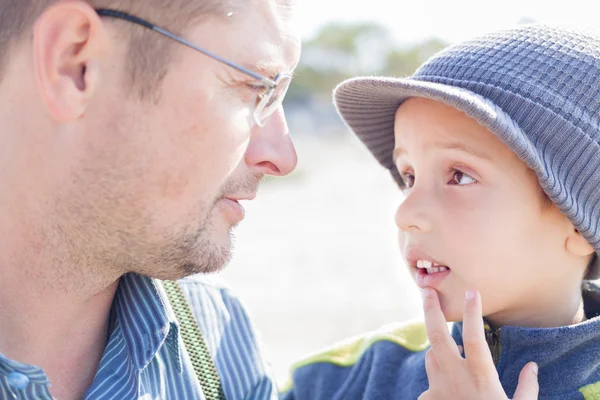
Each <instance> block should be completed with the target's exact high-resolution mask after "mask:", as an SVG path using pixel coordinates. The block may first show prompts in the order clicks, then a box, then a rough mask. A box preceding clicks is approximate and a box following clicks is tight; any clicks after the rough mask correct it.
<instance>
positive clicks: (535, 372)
mask: <svg viewBox="0 0 600 400" xmlns="http://www.w3.org/2000/svg"><path fill="white" fill-rule="evenodd" d="M531 370H532V371H533V373H534V374H536V375H537V374H538V365H537V364H536V363H533V365H532V366H531Z"/></svg>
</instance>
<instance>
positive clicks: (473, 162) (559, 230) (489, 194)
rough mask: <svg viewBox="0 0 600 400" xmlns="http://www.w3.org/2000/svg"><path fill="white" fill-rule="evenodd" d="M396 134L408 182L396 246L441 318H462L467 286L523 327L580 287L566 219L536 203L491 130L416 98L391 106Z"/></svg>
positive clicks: (497, 315) (521, 166)
mask: <svg viewBox="0 0 600 400" xmlns="http://www.w3.org/2000/svg"><path fill="white" fill-rule="evenodd" d="M395 140H396V149H395V162H396V165H397V168H398V170H399V172H400V174H401V176H402V177H403V180H404V182H405V183H406V184H407V188H406V189H405V190H404V195H405V198H404V200H403V202H402V203H401V205H400V206H399V208H398V211H397V214H396V223H397V225H398V227H399V229H400V245H401V249H402V252H403V255H404V256H405V258H406V260H407V264H408V265H409V266H410V272H411V274H412V276H413V278H414V279H415V281H416V282H417V284H418V285H419V286H420V287H432V288H434V289H436V290H438V291H439V294H440V301H441V305H442V310H443V311H444V314H445V316H446V318H447V319H448V320H451V321H458V320H461V319H462V310H463V303H464V294H465V291H466V290H467V289H475V290H479V291H480V293H481V296H482V303H483V314H484V316H487V317H488V319H489V320H490V321H492V322H494V323H498V324H507V323H508V324H527V323H528V322H529V323H531V322H532V321H535V319H536V318H537V315H539V314H540V313H543V312H547V313H548V312H549V313H552V310H551V309H548V308H550V307H551V304H552V302H553V301H554V302H556V298H560V301H563V299H564V298H566V297H563V296H562V295H561V293H565V290H571V289H573V288H577V287H578V285H579V284H580V281H578V280H580V279H581V277H582V275H583V271H582V269H581V268H574V267H572V268H571V267H570V266H571V265H573V261H572V259H570V258H569V255H568V254H567V251H566V250H565V241H566V237H567V234H568V232H569V227H570V223H569V221H568V219H567V218H566V217H564V216H563V215H562V214H561V213H560V211H559V210H558V209H557V208H556V207H554V206H553V205H544V204H543V200H542V196H541V192H540V190H541V189H540V188H539V186H538V183H537V180H536V179H534V175H533V172H532V171H531V170H529V169H528V167H527V166H526V164H525V163H524V162H523V161H521V160H520V159H518V158H517V156H516V155H515V154H514V153H513V152H512V151H511V150H510V149H509V148H508V147H507V146H506V145H504V144H503V143H502V142H501V141H500V140H499V139H498V138H496V137H495V136H494V135H493V134H492V133H491V132H489V131H488V130H486V129H485V128H484V127H482V126H481V125H479V124H478V123H477V122H476V121H475V120H473V119H471V118H469V117H467V116H466V115H465V114H463V113H461V112H459V111H457V110H455V109H453V108H451V107H448V106H446V105H443V104H442V103H438V102H435V101H433V100H425V99H416V98H415V99H410V100H408V101H406V102H405V103H404V104H403V105H402V106H401V107H400V108H399V109H398V112H397V114H396V127H395ZM418 260H424V261H430V262H432V264H431V265H430V264H428V263H427V262H425V263H423V262H422V261H418ZM435 264H439V266H437V271H436V270H435V269H430V270H426V269H423V268H419V267H431V268H436V265H435ZM552 299H554V300H552Z"/></svg>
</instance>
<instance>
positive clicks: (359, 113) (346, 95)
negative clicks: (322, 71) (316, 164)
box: [334, 77, 543, 186]
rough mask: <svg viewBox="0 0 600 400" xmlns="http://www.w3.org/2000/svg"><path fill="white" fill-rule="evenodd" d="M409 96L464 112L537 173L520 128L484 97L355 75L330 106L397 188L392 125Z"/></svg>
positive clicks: (536, 157)
mask: <svg viewBox="0 0 600 400" xmlns="http://www.w3.org/2000/svg"><path fill="white" fill-rule="evenodd" d="M411 97H422V98H428V99H432V100H437V101H440V102H442V103H445V104H447V105H449V106H451V107H454V108H456V109H458V110H460V111H462V112H464V113H465V114H466V115H468V116H469V117H471V118H473V119H475V120H476V121H477V122H479V123H480V124H481V125H483V126H484V127H486V128H487V129H489V130H490V131H491V132H492V133H494V134H496V135H497V136H498V137H499V138H500V140H502V141H503V142H504V143H505V144H507V145H508V146H509V147H510V148H511V149H512V150H513V151H514V152H515V153H517V155H519V156H520V157H521V158H522V159H526V160H535V161H538V162H534V164H530V165H529V167H530V168H532V169H534V170H536V171H537V172H541V170H540V169H541V168H543V164H542V163H541V162H539V155H538V154H537V152H536V150H535V149H534V147H533V146H532V145H531V143H530V142H529V141H528V140H523V138H526V135H525V134H524V133H523V132H522V131H521V128H519V126H518V125H517V124H516V123H514V122H513V120H512V119H511V118H510V116H508V115H507V114H506V113H505V112H504V111H503V110H502V109H500V108H499V107H498V106H497V105H496V104H494V103H492V102H491V101H489V100H487V99H486V98H484V97H482V96H480V95H478V94H476V93H474V92H471V91H469V90H466V89H462V88H459V87H455V86H451V85H445V84H441V83H433V82H426V81H419V80H415V79H411V78H380V77H360V78H353V79H349V80H347V81H344V82H342V83H341V84H340V85H339V86H338V87H337V88H336V89H335V91H334V103H335V106H336V108H337V110H338V112H339V114H340V115H341V117H342V119H343V120H344V122H345V123H346V124H347V125H348V127H349V128H350V129H352V130H353V131H354V133H355V134H356V135H357V136H358V137H359V138H360V139H361V141H362V142H363V143H364V144H365V145H366V146H367V148H368V149H369V150H370V151H371V153H372V154H373V155H374V156H375V158H376V159H377V160H378V161H379V163H380V164H381V165H383V166H384V167H386V168H387V169H388V170H389V171H390V172H391V174H392V175H393V177H394V179H395V180H396V182H397V183H398V185H400V186H402V181H401V179H400V176H399V175H398V172H397V171H396V168H395V167H394V161H393V156H392V154H393V150H394V122H395V116H396V111H397V110H398V108H399V107H400V105H401V104H402V103H403V102H404V101H405V100H407V99H409V98H411Z"/></svg>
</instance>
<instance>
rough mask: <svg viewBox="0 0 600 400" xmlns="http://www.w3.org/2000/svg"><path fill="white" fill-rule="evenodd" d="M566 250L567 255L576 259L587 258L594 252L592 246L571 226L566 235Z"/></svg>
mask: <svg viewBox="0 0 600 400" xmlns="http://www.w3.org/2000/svg"><path fill="white" fill-rule="evenodd" d="M566 248H567V251H568V252H569V253H571V254H573V255H574V256H577V257H585V256H589V255H591V254H593V253H594V252H595V250H594V248H593V247H592V245H591V244H589V243H588V241H587V240H586V239H585V238H584V237H583V235H582V234H581V233H579V231H578V230H577V229H576V228H575V227H573V226H571V228H570V232H569V234H568V235H567V242H566Z"/></svg>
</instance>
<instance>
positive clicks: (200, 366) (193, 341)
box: [162, 281, 225, 400]
mask: <svg viewBox="0 0 600 400" xmlns="http://www.w3.org/2000/svg"><path fill="white" fill-rule="evenodd" d="M162 283H163V286H164V288H165V291H166V292H167V296H168V297H169V301H170V302H171V306H172V307H173V311H174V312H175V315H176V316H177V320H178V321H179V328H180V331H181V336H182V338H183V342H184V343H185V348H186V349H187V351H188V353H189V355H190V358H191V360H192V365H193V366H194V371H195V372H196V377H198V380H199V381H200V386H201V387H202V391H203V392H204V396H205V397H206V400H225V393H224V392H223V387H222V386H221V380H220V379H219V373H218V372H217V368H216V367H215V364H214V363H213V361H212V358H211V357H210V353H209V352H208V347H207V346H206V342H205V341H204V338H203V336H202V332H200V328H198V324H197V322H196V319H195V318H194V315H193V314H192V310H191V308H190V305H189V304H188V302H187V300H186V298H185V297H184V294H183V291H182V290H181V286H179V284H178V283H177V282H175V281H162Z"/></svg>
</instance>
